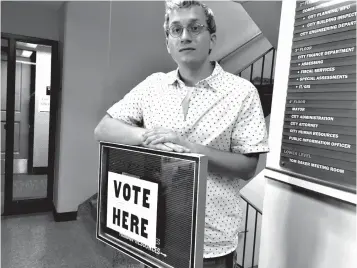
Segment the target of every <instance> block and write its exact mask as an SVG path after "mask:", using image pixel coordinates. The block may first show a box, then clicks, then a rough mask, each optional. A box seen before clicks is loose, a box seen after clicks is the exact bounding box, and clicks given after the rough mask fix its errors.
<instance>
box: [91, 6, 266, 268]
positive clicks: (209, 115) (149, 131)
mask: <svg viewBox="0 0 357 268" xmlns="http://www.w3.org/2000/svg"><path fill="white" fill-rule="evenodd" d="M164 28H165V33H166V45H167V51H168V53H169V54H170V55H171V56H172V59H173V60H174V61H175V62H176V63H177V66H178V68H177V69H176V70H174V71H172V72H169V73H154V74H152V75H150V76H148V77H147V78H146V79H145V80H144V81H142V82H141V83H140V84H138V85H137V86H136V87H135V88H133V89H132V90H131V91H130V92H129V93H128V94H126V95H125V97H124V98H123V99H122V100H120V101H118V102H117V103H115V104H114V105H113V106H112V107H110V108H109V110H108V111H107V115H105V116H104V118H103V119H102V120H101V121H100V123H99V124H98V126H97V127H96V129H95V135H96V139H97V140H100V141H108V142H113V143H122V144H128V145H141V146H145V147H149V148H155V149H159V150H165V151H175V152H192V153H198V154H203V155H206V156H207V157H208V177H207V195H206V211H205V215H206V217H205V230H204V235H205V239H204V267H218V266H219V267H231V265H232V262H233V256H234V254H233V252H234V251H235V250H236V248H237V246H238V231H239V230H241V229H242V228H241V227H242V224H243V222H242V221H243V211H242V208H241V205H242V204H241V203H242V200H241V199H240V195H239V191H240V189H241V187H242V185H243V181H246V180H249V179H251V178H252V176H253V174H254V172H255V169H256V165H257V162H258V156H259V153H262V152H267V151H268V150H269V147H268V140H267V131H266V126H265V121H264V116H263V111H262V107H261V103H260V99H259V95H258V92H257V89H256V88H255V87H254V86H253V85H252V84H251V83H250V82H249V81H247V80H245V79H243V78H240V77H238V76H236V75H233V74H230V73H228V72H225V71H224V70H223V69H222V67H221V66H220V65H219V64H218V62H211V61H210V60H209V54H210V52H211V50H212V49H213V48H214V46H215V43H216V24H215V19H214V15H213V12H212V10H211V9H209V8H208V7H207V6H206V5H204V4H203V3H201V2H199V1H166V14H165V23H164Z"/></svg>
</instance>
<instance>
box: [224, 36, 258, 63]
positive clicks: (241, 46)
mask: <svg viewBox="0 0 357 268" xmlns="http://www.w3.org/2000/svg"><path fill="white" fill-rule="evenodd" d="M261 35H263V33H262V32H260V33H258V34H256V35H254V36H253V37H252V38H251V39H249V40H248V41H247V42H245V43H243V44H242V45H240V46H239V47H237V48H236V49H234V50H233V51H231V52H229V53H228V54H227V55H225V56H223V57H222V58H221V59H220V60H218V63H219V64H220V63H221V62H222V61H224V60H226V58H229V57H230V56H231V55H233V54H234V53H236V52H237V51H238V50H240V49H241V48H243V47H245V46H246V45H248V44H249V43H250V42H252V41H253V40H255V39H256V38H258V37H259V36H261Z"/></svg>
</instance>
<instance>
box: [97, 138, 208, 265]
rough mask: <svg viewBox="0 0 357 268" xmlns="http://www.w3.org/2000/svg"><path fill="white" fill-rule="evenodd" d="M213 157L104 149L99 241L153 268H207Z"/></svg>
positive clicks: (131, 148)
mask: <svg viewBox="0 0 357 268" xmlns="http://www.w3.org/2000/svg"><path fill="white" fill-rule="evenodd" d="M206 177H207V157H206V156H202V155H195V154H179V153H169V152H163V151H158V150H152V149H148V148H143V147H137V146H127V145H121V144H111V143H103V142H101V143H100V168H99V189H98V193H99V194H98V214H97V215H98V217H97V238H98V239H99V240H101V241H102V242H104V243H106V244H108V245H110V246H112V247H114V248H116V249H118V250H119V251H121V252H123V253H125V254H127V255H129V256H130V257H132V258H134V259H136V260H138V261H140V262H141V263H143V264H145V265H146V266H149V267H175V268H181V267H182V268H188V267H192V268H193V267H202V261H203V239H204V238H203V234H204V215H205V195H206Z"/></svg>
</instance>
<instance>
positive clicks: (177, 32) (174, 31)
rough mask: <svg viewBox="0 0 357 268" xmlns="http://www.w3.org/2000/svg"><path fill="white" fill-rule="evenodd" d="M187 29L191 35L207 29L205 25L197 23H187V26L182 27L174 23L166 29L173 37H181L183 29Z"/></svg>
mask: <svg viewBox="0 0 357 268" xmlns="http://www.w3.org/2000/svg"><path fill="white" fill-rule="evenodd" d="M185 28H186V29H187V31H189V32H190V34H191V35H194V36H196V35H199V34H200V33H202V32H203V31H205V30H207V26H205V25H202V24H199V23H192V24H189V25H188V26H187V27H183V26H182V25H180V24H174V25H171V27H170V28H169V30H168V33H169V34H170V35H171V36H172V37H173V38H178V37H181V35H182V33H183V29H185Z"/></svg>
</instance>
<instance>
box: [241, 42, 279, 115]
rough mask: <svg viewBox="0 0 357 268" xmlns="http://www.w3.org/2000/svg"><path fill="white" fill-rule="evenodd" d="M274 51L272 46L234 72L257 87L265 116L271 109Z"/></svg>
mask: <svg viewBox="0 0 357 268" xmlns="http://www.w3.org/2000/svg"><path fill="white" fill-rule="evenodd" d="M275 53H276V50H275V48H273V47H272V48H270V49H269V50H268V51H266V52H265V53H264V54H263V55H261V56H260V57H258V58H257V59H255V60H254V61H253V62H252V63H250V64H249V65H248V66H247V67H245V68H243V69H242V70H241V71H237V72H236V73H235V74H236V75H239V76H240V77H243V78H245V79H247V80H249V81H250V82H251V83H253V84H254V86H255V87H256V88H257V89H258V93H259V97H260V101H261V103H262V107H263V112H264V117H267V116H268V115H269V114H270V111H271V102H272V97H273V87H274V79H273V77H274V70H275V68H274V67H275Z"/></svg>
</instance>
